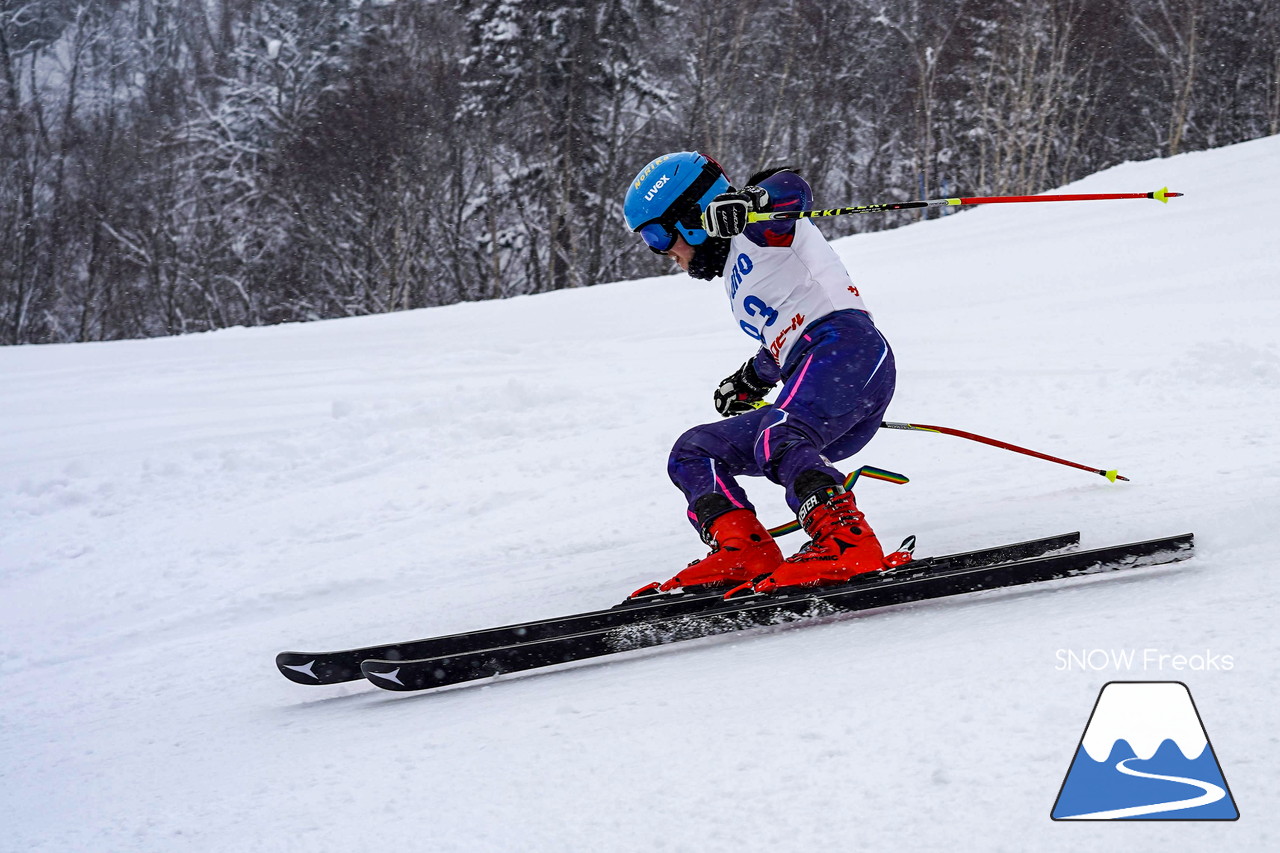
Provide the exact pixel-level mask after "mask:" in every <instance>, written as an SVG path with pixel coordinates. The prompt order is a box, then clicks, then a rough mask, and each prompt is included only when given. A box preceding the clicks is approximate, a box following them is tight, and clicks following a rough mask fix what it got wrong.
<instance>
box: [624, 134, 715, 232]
mask: <svg viewBox="0 0 1280 853" xmlns="http://www.w3.org/2000/svg"><path fill="white" fill-rule="evenodd" d="M729 190H730V187H729V179H728V178H726V177H725V175H724V170H723V169H721V168H720V164H719V163H717V162H716V161H715V160H712V159H711V158H710V157H707V156H706V155H703V154H699V153H698V152H697V151H680V152H677V153H675V154H664V155H662V156H661V157H659V158H658V159H656V160H654V161H653V162H652V163H650V164H649V165H648V166H645V167H644V168H643V169H641V170H640V174H638V175H636V179H635V180H634V181H632V182H631V186H630V187H629V188H628V189H627V197H626V199H625V200H624V201H623V203H622V215H623V216H624V217H625V218H626V220H627V227H628V228H630V229H631V230H632V231H638V232H639V233H640V236H641V237H643V238H644V242H645V243H646V244H647V245H648V246H649V248H650V249H652V250H653V251H655V252H657V253H658V254H660V255H661V254H665V253H666V251H667V250H668V249H670V248H671V246H672V245H673V244H674V243H675V242H676V237H677V236H680V237H683V238H684V240H685V242H686V243H688V244H689V245H690V246H697V245H700V244H701V243H703V242H705V241H706V239H707V232H706V231H704V230H702V211H703V209H705V208H706V206H707V205H708V204H710V203H711V200H712V199H713V198H715V197H716V196H718V195H719V194H720V193H724V192H728V191H729Z"/></svg>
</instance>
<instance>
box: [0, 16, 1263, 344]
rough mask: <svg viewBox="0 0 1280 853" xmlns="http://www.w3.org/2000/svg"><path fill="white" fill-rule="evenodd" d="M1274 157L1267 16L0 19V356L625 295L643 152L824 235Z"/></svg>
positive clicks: (635, 247)
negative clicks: (803, 219) (1127, 177)
mask: <svg viewBox="0 0 1280 853" xmlns="http://www.w3.org/2000/svg"><path fill="white" fill-rule="evenodd" d="M1276 133H1280V2H1276V0H821V2H817V0H770V2H765V0H735V2H728V0H725V2H716V0H689V1H688V2H684V3H680V4H676V3H671V2H666V0H599V1H598V2H588V0H537V2H533V1H532V0H373V2H360V1H359V0H95V2H86V0H0V344H23V343H50V342H68V341H88V340H109V339H118V338H134V337H147V336H155V335H167V334H179V333H186V332H196V331H203V330H208V329H216V328H223V327H227V326H233V325H259V324H266V323H278V322H285V321H293V320H307V319H317V318H326V317H341V316H351V315H358V314H367V313H378V312H386V311H394V310H402V309H408V308H419V307H426V306H432V305H441V304H447V303H452V302H458V301H462V300H478V299H492V298H500V297H507V296H513V295H517V294H527V293H537V292H542V291H547V290H554V289H558V288H566V287H581V286H585V285H590V284H595V283H598V282H605V281H614V280H619V279H626V278H634V277H638V276H643V275H651V274H654V273H658V272H661V271H662V270H664V269H667V268H669V266H670V264H669V262H667V261H664V260H663V259H661V258H659V257H658V256H656V255H654V254H652V253H650V252H648V251H646V250H644V249H643V247H642V246H641V245H640V243H639V241H638V240H636V239H635V237H634V236H633V235H631V234H629V233H628V232H627V230H626V228H625V226H624V225H623V223H622V217H621V202H622V196H623V193H624V192H625V190H626V186H627V183H628V181H630V180H631V178H632V177H633V176H634V175H635V173H636V172H637V171H638V170H639V169H640V167H641V166H643V165H644V164H645V163H647V162H648V161H649V160H650V159H652V158H653V157H654V156H656V155H657V154H660V153H664V152H666V151H672V150H688V149H696V150H699V151H702V152H703V153H706V154H709V155H711V156H713V157H715V158H716V159H717V160H719V161H720V162H721V163H722V164H723V165H724V166H725V168H726V170H727V171H728V172H729V175H730V178H731V179H733V178H736V179H738V180H742V179H745V177H746V176H747V175H748V174H749V173H750V172H751V171H754V170H755V169H758V168H761V167H764V166H767V165H778V164H789V165H792V166H794V167H795V168H797V169H799V170H800V171H801V172H802V173H803V174H804V175H805V176H806V177H807V178H808V179H809V180H810V182H811V183H812V184H813V186H814V188H815V192H816V196H817V202H818V204H819V205H821V206H824V207H825V206H840V205H847V204H863V203H873V202H882V201H897V200H907V199H910V198H916V197H921V196H928V197H932V196H938V195H989V194H1009V193H1013V194H1022V193H1034V192H1038V191H1042V190H1044V189H1047V188H1050V187H1053V186H1057V185H1061V184H1064V183H1067V182H1069V181H1071V180H1074V179H1076V178H1078V177H1081V176H1083V175H1086V174H1088V173H1091V172H1094V171H1097V170H1099V169H1101V168H1104V167H1106V166H1110V165H1114V164H1116V163H1118V162H1122V161H1125V160H1137V159H1146V158H1150V157H1156V156H1163V155H1171V154H1177V153H1179V152H1181V151H1188V150H1194V149H1203V148H1212V147H1217V146H1221V145H1226V144H1230V143H1233V142H1238V141H1243V140H1246V139H1252V138H1255V137H1259V136H1264V135H1270V134H1276ZM1153 189H1158V188H1157V187H1116V188H1114V190H1115V191H1129V192H1131V191H1147V190H1153ZM1174 189H1176V187H1175V188H1174ZM916 218H919V214H915V213H913V214H907V213H900V214H892V215H883V214H877V215H871V216H860V217H846V218H843V219H840V220H832V221H829V222H827V223H826V224H824V230H826V231H827V233H828V234H829V235H832V236H835V235H841V234H848V233H852V232H855V231H860V230H872V229H880V228H887V227H894V226H896V225H901V224H903V223H905V222H910V221H914V219H916Z"/></svg>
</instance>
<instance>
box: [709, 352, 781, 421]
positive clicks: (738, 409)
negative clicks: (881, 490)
mask: <svg viewBox="0 0 1280 853" xmlns="http://www.w3.org/2000/svg"><path fill="white" fill-rule="evenodd" d="M773 385H774V383H772V382H765V381H764V380H763V379H761V378H760V375H759V374H758V373H756V368H755V365H753V364H752V363H751V361H748V362H747V363H746V364H744V365H742V367H739V368H738V369H737V371H736V372H735V373H734V374H733V375H732V376H728V377H725V379H724V381H723V382H721V383H720V387H719V388H717V389H716V393H715V401H716V411H717V412H719V413H720V414H721V415H723V416H724V417H726V418H729V417H733V416H734V415H741V414H744V413H746V412H750V411H753V410H755V408H756V406H755V405H754V404H756V403H759V402H760V401H761V400H763V399H764V395H765V394H768V393H769V391H770V390H771V389H772V388H773Z"/></svg>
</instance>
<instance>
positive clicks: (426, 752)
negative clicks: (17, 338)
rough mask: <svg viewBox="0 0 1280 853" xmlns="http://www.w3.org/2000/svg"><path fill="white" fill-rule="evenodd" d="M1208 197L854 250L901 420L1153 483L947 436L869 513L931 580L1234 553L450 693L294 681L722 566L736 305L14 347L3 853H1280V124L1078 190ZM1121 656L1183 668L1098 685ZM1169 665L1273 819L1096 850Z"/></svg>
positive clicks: (677, 282)
mask: <svg viewBox="0 0 1280 853" xmlns="http://www.w3.org/2000/svg"><path fill="white" fill-rule="evenodd" d="M1166 184H1168V185H1169V186H1170V187H1171V188H1172V189H1174V190H1177V191H1181V192H1184V193H1186V197H1185V198H1181V199H1176V200H1175V201H1173V202H1171V203H1170V204H1168V205H1167V206H1164V205H1160V204H1157V203H1155V202H1151V201H1117V202H1099V203H1078V204H1065V203H1064V204H1044V205H1017V206H1014V205H1010V206H996V207H990V208H982V209H976V210H973V211H970V212H966V213H963V214H961V215H955V216H951V217H948V218H946V219H943V220H940V221H929V222H923V223H919V224H917V225H914V226H911V227H907V228H903V229H900V230H897V231H892V232H887V233H880V234H872V235H865V236H860V237H856V238H851V239H847V240H844V241H841V242H840V243H839V247H840V250H841V251H842V253H843V255H844V257H845V258H846V260H847V262H848V265H849V267H850V269H851V270H852V271H853V272H854V276H855V280H856V281H857V283H858V284H859V286H860V287H861V288H862V292H863V294H864V296H865V297H866V298H867V300H868V302H869V304H870V305H871V306H872V309H873V310H874V312H875V314H876V318H877V322H878V323H879V325H880V326H881V328H882V329H883V330H884V331H885V333H886V335H887V336H888V337H889V339H890V340H891V341H892V342H893V344H894V346H895V349H896V352H897V357H898V364H899V371H900V374H899V390H898V396H897V398H896V400H895V402H894V405H893V406H892V408H891V409H890V412H889V416H890V418H892V419H895V420H915V421H921V422H925V423H937V424H946V425H950V426H955V427H959V428H962V429H967V430H971V431H974V432H979V433H984V434H988V435H994V436H998V437H1001V438H1004V439H1006V440H1009V441H1013V442H1016V443H1019V444H1024V445H1029V446H1033V447H1036V448H1040V449H1043V450H1045V451H1047V452H1050V453H1054V454H1056V455H1061V456H1065V457H1067V458H1071V459H1078V460H1080V461H1082V462H1086V463H1088V464H1091V465H1096V466H1098V467H1106V468H1118V469H1120V471H1121V472H1122V473H1124V474H1126V475H1128V476H1129V477H1131V478H1132V482H1130V483H1127V484H1126V483H1117V484H1112V483H1108V482H1106V481H1105V480H1104V479H1103V478H1101V477H1092V476H1090V475H1088V474H1086V473H1083V472H1079V471H1073V470H1071V469H1068V468H1064V467H1060V466H1055V465H1051V464H1048V463H1044V462H1040V461H1036V460H1033V459H1028V458H1024V457H1020V456H1016V455H1013V454H1009V453H1005V452H1002V451H998V450H994V449H991V448H987V447H983V446H979V445H975V444H970V443H967V442H964V441H960V440H958V439H954V438H948V437H944V436H933V435H926V434H921V433H897V432H889V431H885V432H883V433H882V434H881V435H880V436H878V437H877V439H876V440H875V441H874V442H872V444H871V445H870V446H869V447H868V448H867V450H866V452H865V453H864V454H863V455H861V456H860V457H859V458H858V459H857V460H855V464H875V465H879V466H882V467H886V468H889V469H892V470H895V471H900V472H903V473H905V474H907V475H908V476H909V477H911V479H912V482H911V483H910V484H908V485H906V486H892V485H889V484H885V483H879V482H870V483H866V484H865V485H863V486H860V488H859V503H860V504H861V505H862V507H863V508H864V510H866V512H867V513H868V516H869V519H870V520H871V522H872V523H873V524H874V525H875V527H876V529H877V530H878V531H879V532H880V534H881V537H882V538H883V539H885V540H892V541H891V543H890V544H892V542H896V541H897V540H898V539H899V538H900V537H902V536H904V535H905V534H907V533H917V534H919V535H920V540H921V549H920V550H921V553H940V552H944V551H951V550H956V549H963V548H968V547H977V546H981V545H985V544H992V543H995V542H999V541H1009V540H1013V539H1021V538H1028V537H1031V536H1036V535H1042V534H1049V533H1056V532H1061V531H1066V530H1074V529H1079V530H1081V531H1083V534H1084V541H1085V544H1086V545H1090V546H1092V545H1103V544H1108V543H1110V542H1118V541H1124V540H1130V539H1138V538H1147V537H1151V536H1158V535H1164V534H1172V533H1181V532H1184V531H1187V530H1192V531H1194V532H1195V533H1196V535H1197V542H1198V555H1197V557H1196V559H1194V560H1192V561H1190V562H1187V563H1182V564H1180V565H1179V566H1177V567H1173V568H1165V569H1152V570H1146V571H1143V572H1139V573H1134V574H1131V575H1127V576H1116V577H1112V578H1102V579H1094V580H1086V581H1076V582H1069V583H1062V584H1058V585H1056V586H1054V587H1051V588H1047V589H1046V588H1041V589H1037V590H1030V591H1026V590H1024V591H1010V592H1005V593H994V594H985V595H981V596H977V597H971V598H967V599H959V600H952V601H949V602H938V603H932V604H927V605H920V606H913V607H908V608H903V609H900V610H896V611H892V612H880V613H868V614H863V615H860V616H855V617H850V618H845V619H837V620H833V621H829V622H826V623H824V624H822V625H816V626H809V627H805V628H802V629H795V630H777V631H772V632H764V633H756V634H754V635H750V636H737V637H730V638H718V639H711V640H705V641H699V642H695V643H690V644H687V645H684V646H682V647H673V648H667V649H661V650H655V651H650V652H645V653H639V654H634V655H631V656H627V657H624V658H622V659H619V660H617V661H613V662H610V663H606V664H593V665H586V666H577V667H571V668H569V669H567V670H562V671H556V672H550V673H546V674H537V675H531V676H524V677H509V678H505V679H499V680H497V681H495V682H491V683H487V684H484V685H481V686H473V687H468V688H464V689H452V690H447V691H444V692H441V693H437V694H428V695H417V696H409V697H401V696H393V695H391V694H386V693H383V692H381V691H378V690H376V689H374V688H372V687H371V686H369V685H366V684H364V683H359V684H354V685H344V686H337V687H330V688H315V689H307V688H304V687H300V686H298V685H295V684H291V683H289V682H287V681H285V680H284V679H282V678H281V677H280V676H279V675H278V674H277V673H276V671H275V669H274V666H273V664H272V657H273V655H274V654H275V652H277V651H279V650H281V649H285V648H298V647H308V648H322V647H340V646H345V645H351V644H364V643H372V642H377V641H390V640H396V639H406V638H409V637H416V636H426V635H430V634H437V633H444V632H450V631H456V630H465V629H468V628H475V627H483V626H487V625H493V624H499V623H506V622H512V621H517V620H522V619H526V618H532V617H538V616H548V615H555V614H557V613H561V612H572V611H577V610H582V609H587V608H594V607H599V606H604V605H608V604H611V603H613V602H614V601H616V600H618V599H619V597H620V596H622V595H623V594H625V593H626V592H628V591H630V590H632V589H634V588H636V587H638V586H639V585H641V584H642V583H644V582H647V581H649V580H654V579H660V578H663V577H666V576H668V575H670V574H671V573H673V572H674V571H675V570H677V569H679V568H680V567H682V566H683V565H684V564H685V563H686V562H687V561H688V560H690V559H692V558H694V557H696V556H700V554H701V553H702V546H701V544H700V543H699V542H698V541H697V539H696V538H695V537H694V536H693V534H692V532H691V530H690V529H689V528H688V526H687V523H686V522H685V521H684V519H683V512H682V504H681V500H680V496H679V494H678V493H677V492H676V490H675V489H674V488H673V487H672V486H671V485H670V483H668V482H667V480H666V477H665V462H666V452H667V449H668V448H669V446H670V443H671V441H672V440H673V439H674V438H675V437H676V436H677V435H678V434H679V433H680V432H681V431H682V430H683V429H684V428H685V427H687V426H688V425H691V424H693V423H696V422H699V421H702V420H708V419H711V418H713V417H714V412H713V410H712V408H711V399H710V398H711V389H712V387H713V385H714V384H715V383H716V382H717V381H718V380H719V379H721V378H722V377H723V376H724V375H726V374H727V373H728V372H729V371H731V370H732V369H734V368H735V367H736V366H737V365H738V364H739V363H740V362H741V361H742V360H743V359H744V358H746V357H747V356H748V355H749V354H750V351H751V342H750V341H749V340H748V339H747V338H746V337H745V336H743V335H741V334H740V333H739V332H737V331H736V330H735V329H734V328H733V324H732V322H731V320H730V317H729V314H728V311H727V307H726V306H725V304H724V301H723V295H722V294H721V292H720V289H719V284H718V283H716V284H711V283H705V282H694V281H691V280H690V279H688V278H686V277H684V276H679V275H676V276H666V277H659V278H654V279H649V280H645V281H636V282H626V283H619V284H611V285H605V286H601V287H595V288H590V289H588V290H583V291H573V292H560V293H552V294H547V295H544V296H538V297H532V298H519V299H512V300H509V301H505V302H497V303H486V304H467V305H456V306H451V307H447V308H440V309H432V310H427V311H418V312H411V313H404V314H396V315H391V316H384V317H372V318H363V319H353V320H343V321H335V322H321V323H313V324H308V325H295V326H284V327H277V328H264V329H235V330H229V331H224V332H219V333H215V334H207V335H199V336H193V337H187V338H181V339H164V340H148V341H136V342H121V343H110V344H90V345H77V346H59V347H26V348H9V349H4V350H0V435H2V436H3V442H2V443H0V721H2V723H0V779H2V780H3V785H0V849H4V850H15V851H17V850H22V851H26V850H37V849H43V850H51V851H65V850H113V851H114V850H124V851H127V850H179V849H180V850H210V851H225V850H305V851H309V850H316V851H323V850H361V849H371V850H372V849H376V850H504V851H505V850H527V851H543V850H548V851H549V850H654V849H672V850H699V851H702V850H734V851H738V850H760V849H777V850H793V849H794V850H812V849H820V848H831V849H842V850H853V849H876V850H908V849H925V850H927V849H946V850H997V849H1007V850H1025V849H1038V850H1080V849H1108V848H1119V847H1121V846H1124V845H1128V846H1129V847H1130V848H1133V847H1138V848H1145V849H1160V850H1179V849H1231V850H1268V849H1275V846H1276V844H1277V838H1278V837H1280V822H1278V821H1277V819H1276V817H1275V815H1274V808H1273V805H1274V803H1276V802H1277V801H1280V769H1278V768H1280V738H1278V737H1277V734H1276V731H1277V728H1278V727H1280V712H1278V711H1277V704H1276V701H1275V698H1276V684H1277V681H1276V678H1275V674H1274V672H1275V670H1274V667H1275V665H1276V664H1275V662H1276V661H1277V659H1280V627H1277V615H1276V613H1277V609H1276V590H1277V582H1276V572H1277V554H1280V532H1278V528H1277V525H1276V518H1277V517H1278V516H1280V448H1278V447H1277V441H1276V427H1275V423H1276V421H1277V418H1278V417H1280V399H1277V387H1280V334H1278V333H1277V328H1280V287H1278V285H1280V261H1278V260H1277V256H1276V241H1275V236H1274V235H1275V233H1276V226H1275V221H1274V218H1273V216H1272V214H1271V212H1270V211H1268V210H1267V209H1266V208H1265V207H1263V206H1260V205H1257V204H1250V203H1248V200H1249V199H1256V198H1259V196H1260V194H1259V190H1260V189H1262V188H1266V187H1269V186H1270V187H1274V186H1277V185H1280V138H1269V139H1263V140H1258V141H1255V142H1250V143H1246V144H1243V145H1238V146H1234V147H1231V148H1228V149H1223V150H1218V151H1211V152H1203V153H1195V154H1188V155H1183V156H1180V157H1176V158H1172V159H1169V160H1162V161H1153V162H1146V163H1132V164H1126V165H1123V166H1120V167H1117V168H1114V169H1111V170H1109V171H1107V172H1104V173H1102V174H1099V175H1095V176H1093V177H1091V178H1088V179H1086V180H1084V181H1081V182H1079V183H1077V184H1075V185H1073V186H1072V189H1073V190H1080V191H1098V192H1108V191H1114V192H1132V191H1146V190H1151V189H1156V188H1158V187H1161V186H1164V185H1166ZM826 201H829V202H831V203H837V202H844V201H852V200H847V199H828V200H826ZM750 488H751V491H752V495H753V497H754V498H755V499H756V501H757V503H758V504H759V505H760V506H761V507H762V512H763V514H764V515H765V517H766V518H765V520H766V521H767V522H770V523H780V522H781V521H784V520H785V514H786V510H785V507H784V506H783V504H782V501H781V498H780V495H779V493H778V492H777V490H776V489H774V487H772V486H770V485H769V484H768V483H764V482H762V481H761V482H752V483H751V484H750ZM798 544H799V543H798V542H797V543H790V545H791V546H798ZM1093 649H1102V650H1105V651H1106V652H1112V653H1115V652H1119V653H1123V652H1125V651H1135V650H1136V651H1137V652H1138V655H1137V657H1136V659H1135V662H1134V663H1133V665H1132V666H1131V667H1129V668H1126V667H1124V666H1120V667H1115V666H1107V667H1104V668H1102V669H1098V670H1089V671H1081V670H1080V669H1079V668H1077V667H1075V666H1074V665H1072V666H1070V668H1066V667H1065V666H1064V662H1065V663H1066V664H1070V663H1071V662H1072V660H1073V658H1072V657H1070V656H1069V655H1067V654H1066V653H1067V652H1071V651H1074V652H1076V653H1080V652H1082V651H1087V650H1093ZM1147 649H1151V650H1155V651H1156V652H1157V653H1158V655H1167V656H1170V657H1168V659H1167V660H1165V659H1162V658H1159V657H1158V656H1157V657H1156V659H1155V660H1156V661H1157V662H1159V663H1163V666H1158V665H1156V664H1154V663H1153V664H1151V665H1149V666H1146V667H1144V666H1143V662H1144V658H1143V654H1142V653H1143V650H1147ZM1179 654H1180V655H1185V656H1188V657H1191V656H1193V655H1200V656H1204V655H1206V654H1208V655H1211V656H1213V657H1212V658H1211V659H1212V661H1213V662H1214V664H1215V668H1209V669H1204V668H1201V669H1197V670H1191V669H1180V670H1179V669H1175V668H1174V659H1173V658H1172V657H1171V656H1172V655H1179ZM1105 656H1106V655H1105V654H1104V655H1103V656H1102V657H1105ZM1100 659H1101V658H1099V657H1098V656H1097V655H1095V656H1093V657H1092V658H1091V660H1094V661H1095V662H1096V661H1098V660H1100ZM1194 660H1195V659H1193V661H1194ZM1228 663H1229V664H1230V668H1229V669H1228V668H1226V665H1227V664H1228ZM1133 678H1137V679H1149V680H1181V681H1184V682H1186V683H1187V685H1188V686H1189V688H1190V690H1191V692H1192V694H1193V695H1194V697H1195V700H1196V703H1197V707H1198V708H1199V711H1200V713H1201V715H1202V717H1203V722H1204V726H1205V729H1206V731H1207V732H1208V735H1209V737H1210V739H1211V741H1212V743H1213V745H1214V749H1215V752H1216V754H1217V756H1218V758H1219V759H1220V761H1221V762H1222V768H1223V771H1224V773H1225V775H1226V778H1227V780H1228V781H1229V783H1230V785H1231V789H1232V792H1233V794H1234V795H1235V798H1236V802H1237V804H1238V805H1239V808H1240V812H1241V814H1242V817H1241V819H1240V821H1239V822H1237V823H1234V824H1214V823H1198V824H1189V823H1182V824H1179V823H1176V822H1173V823H1151V824H1145V825H1143V826H1142V827H1141V828H1135V827H1128V828H1127V831H1121V830H1122V829H1125V828H1123V827H1114V826H1110V825H1097V824H1093V825H1080V824H1070V825H1064V824H1056V823H1052V822H1051V821H1050V819H1049V811H1050V808H1051V807H1052V805H1053V802H1054V798H1055V796H1056V794H1057V791H1058V787H1059V785H1060V784H1061V782H1062V778H1063V775H1064V774H1065V772H1066V770H1067V767H1068V765H1069V764H1070V762H1071V759H1072V756H1073V754H1074V752H1075V749H1076V747H1077V745H1078V743H1079V739H1080V736H1081V732H1082V730H1083V727H1084V724H1085V722H1086V720H1087V719H1088V715H1089V712H1090V709H1091V708H1092V705H1093V702H1094V700H1095V698H1096V697H1097V695H1098V691H1099V689H1100V687H1101V686H1102V685H1103V684H1104V683H1105V682H1107V681H1110V680H1116V679H1133ZM1135 833H1136V835H1135Z"/></svg>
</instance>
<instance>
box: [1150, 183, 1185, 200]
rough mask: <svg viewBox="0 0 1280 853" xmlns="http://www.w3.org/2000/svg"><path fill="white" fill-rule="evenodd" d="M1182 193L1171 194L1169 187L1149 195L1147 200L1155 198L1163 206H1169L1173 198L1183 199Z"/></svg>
mask: <svg viewBox="0 0 1280 853" xmlns="http://www.w3.org/2000/svg"><path fill="white" fill-rule="evenodd" d="M1181 197H1182V193H1171V192H1169V188H1168V187H1161V188H1160V189H1158V190H1156V191H1155V192H1153V193H1147V198H1154V199H1155V200H1156V201H1158V202H1160V203H1161V204H1168V203H1169V199H1171V198H1181Z"/></svg>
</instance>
